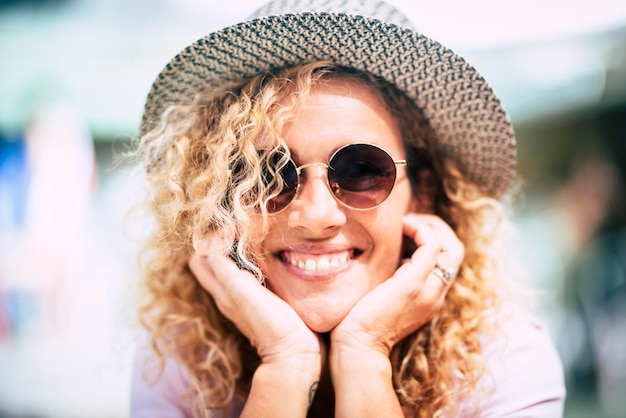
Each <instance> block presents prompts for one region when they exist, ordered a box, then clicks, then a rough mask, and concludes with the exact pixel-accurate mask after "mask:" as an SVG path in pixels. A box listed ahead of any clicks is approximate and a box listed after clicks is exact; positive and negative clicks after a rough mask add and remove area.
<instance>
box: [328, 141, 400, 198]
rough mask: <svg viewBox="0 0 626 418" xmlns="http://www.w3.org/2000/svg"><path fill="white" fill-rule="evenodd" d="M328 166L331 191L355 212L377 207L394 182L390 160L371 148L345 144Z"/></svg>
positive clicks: (392, 166) (386, 155) (394, 170)
mask: <svg viewBox="0 0 626 418" xmlns="http://www.w3.org/2000/svg"><path fill="white" fill-rule="evenodd" d="M329 166H330V167H329V169H328V182H329V184H330V187H331V190H332V191H333V193H334V194H335V196H336V197H337V199H339V200H340V201H341V202H343V203H345V204H346V205H348V206H350V207H352V208H356V209H368V208H373V207H374V206H377V205H379V204H381V203H382V202H383V201H384V200H385V199H386V198H387V197H388V196H389V194H390V193H391V190H392V189H393V185H394V183H395V181H396V165H395V163H394V161H393V158H391V156H390V155H389V154H387V152H385V151H384V150H382V149H381V148H378V147H376V146H374V145H369V144H354V145H348V146H347V147H345V148H342V149H340V150H339V151H338V152H337V153H336V154H335V155H334V156H333V158H332V159H331V161H330V163H329Z"/></svg>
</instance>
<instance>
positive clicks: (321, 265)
mask: <svg viewBox="0 0 626 418" xmlns="http://www.w3.org/2000/svg"><path fill="white" fill-rule="evenodd" d="M329 267H330V260H329V259H328V258H320V259H319V260H318V261H317V270H328V268H329Z"/></svg>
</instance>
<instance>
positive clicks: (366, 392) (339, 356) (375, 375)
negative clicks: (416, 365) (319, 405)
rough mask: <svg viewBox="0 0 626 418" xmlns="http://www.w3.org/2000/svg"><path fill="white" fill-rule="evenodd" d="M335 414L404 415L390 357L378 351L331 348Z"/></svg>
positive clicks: (330, 359) (344, 415) (361, 415)
mask: <svg viewBox="0 0 626 418" xmlns="http://www.w3.org/2000/svg"><path fill="white" fill-rule="evenodd" d="M329 361H330V367H331V376H332V380H333V386H334V388H335V417H338V418H342V417H376V418H377V417H389V418H392V417H403V416H404V415H403V413H402V408H401V406H400V402H399V401H398V397H397V395H396V392H395V390H394V388H393V383H392V368H391V361H390V360H389V357H388V356H386V355H385V354H383V353H382V352H379V351H365V350H353V349H352V350H348V349H333V348H331V354H330V357H329Z"/></svg>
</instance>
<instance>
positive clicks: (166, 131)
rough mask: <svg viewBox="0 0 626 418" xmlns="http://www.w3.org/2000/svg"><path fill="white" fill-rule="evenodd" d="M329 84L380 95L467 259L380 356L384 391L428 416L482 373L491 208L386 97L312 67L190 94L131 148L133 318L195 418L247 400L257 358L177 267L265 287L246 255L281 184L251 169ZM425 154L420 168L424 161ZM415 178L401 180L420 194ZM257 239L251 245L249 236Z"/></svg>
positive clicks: (414, 113) (406, 106)
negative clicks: (143, 187) (227, 266)
mask: <svg viewBox="0 0 626 418" xmlns="http://www.w3.org/2000/svg"><path fill="white" fill-rule="evenodd" d="M337 75H338V76H341V77H350V78H352V79H354V80H357V81H360V82H363V83H364V84H365V85H369V86H371V87H372V91H374V92H378V93H377V94H378V96H379V98H380V99H381V100H383V101H384V103H385V104H386V106H387V108H388V109H389V110H390V112H391V113H392V115H395V117H396V119H397V120H398V123H399V124H400V128H401V130H402V132H403V136H404V138H405V143H406V147H407V155H408V157H409V160H414V162H415V163H416V164H415V165H416V166H418V167H424V168H425V169H427V170H432V171H433V172H434V173H435V174H436V177H437V178H438V181H439V182H440V184H439V187H438V188H437V191H436V195H435V196H436V199H435V204H434V207H433V211H434V213H435V214H437V215H439V216H441V217H442V218H443V219H444V220H446V221H447V222H448V223H449V224H450V225H452V227H453V228H454V230H455V232H456V234H457V236H458V237H459V238H460V240H461V241H462V242H463V243H464V244H465V251H466V256H465V260H464V262H463V264H462V267H461V269H460V271H459V273H458V276H457V278H456V280H455V282H454V284H453V286H452V287H451V289H450V291H449V292H448V294H447V296H446V301H445V305H444V307H443V308H442V310H441V311H440V312H439V314H438V315H437V316H436V318H435V319H433V320H432V321H431V322H430V323H429V324H427V325H426V326H424V327H422V328H421V329H419V330H418V331H416V332H415V333H414V334H412V335H410V336H408V337H406V338H405V339H404V340H403V341H401V342H400V343H399V344H397V346H396V347H394V349H393V351H392V355H391V361H392V365H393V371H394V385H395V387H396V390H397V393H398V398H399V400H400V402H401V404H402V405H403V408H404V409H405V413H406V415H407V416H416V417H438V416H440V415H441V414H442V413H443V412H444V411H453V410H454V408H455V406H456V405H457V403H458V400H459V399H462V398H463V396H466V395H468V394H469V393H470V391H471V390H472V388H473V387H474V386H475V384H476V382H477V381H478V379H479V378H480V376H481V375H482V372H483V370H482V369H483V359H482V357H481V346H480V341H479V337H480V336H481V334H482V333H484V332H486V330H487V329H488V326H487V323H488V321H489V319H490V318H492V317H493V315H494V312H495V311H496V310H497V308H498V305H499V300H500V295H499V294H498V291H497V289H498V288H499V287H500V286H501V285H502V282H501V280H500V278H501V277H502V274H503V271H502V266H501V265H499V264H498V263H497V262H496V260H498V259H501V257H500V255H501V253H502V251H503V250H502V248H501V247H499V246H498V244H499V243H498V241H497V239H498V237H499V234H500V232H499V231H500V230H501V228H499V226H500V221H501V219H502V213H501V212H502V209H501V207H500V205H499V203H497V202H496V201H495V200H493V199H490V198H488V197H485V196H484V194H482V193H481V192H480V191H479V190H478V188H477V187H475V186H474V185H472V184H470V183H469V182H468V181H467V180H465V178H464V177H463V176H462V174H461V173H460V171H459V170H458V169H457V168H456V167H455V165H454V164H453V162H451V161H450V160H449V159H446V158H445V156H443V155H439V151H438V149H437V147H436V138H435V137H434V133H432V132H430V131H429V129H428V122H427V121H426V120H425V118H424V116H423V115H422V114H421V112H420V111H419V110H418V109H417V108H415V106H414V105H413V103H412V102H411V101H410V100H409V99H408V98H406V97H405V96H404V95H403V94H402V93H400V92H399V91H398V90H397V89H395V88H394V87H393V86H391V85H389V84H388V83H387V82H385V81H384V80H379V79H377V78H375V77H373V76H371V75H368V74H363V73H357V72H355V71H352V70H349V69H345V68H338V67H336V66H335V65H334V64H332V63H328V62H318V63H312V64H306V65H302V66H298V67H294V68H290V69H284V70H280V71H278V72H276V73H274V74H261V75H259V76H257V77H255V78H253V79H252V80H248V81H246V82H241V83H232V84H230V85H225V86H222V87H221V88H219V89H217V90H212V91H210V92H200V93H199V94H198V95H197V97H196V98H195V99H194V101H193V102H192V103H191V104H190V105H187V106H183V105H179V106H174V107H172V108H170V109H169V110H168V111H167V112H166V113H165V114H164V115H163V119H162V121H161V123H160V124H159V125H158V126H157V127H156V128H155V129H153V130H152V131H151V132H149V133H147V134H146V135H144V137H142V138H141V140H140V141H139V143H138V147H137V151H136V155H137V157H138V158H139V159H140V160H141V162H142V163H143V167H144V169H145V171H146V173H147V181H148V185H149V188H150V190H151V196H150V199H149V200H150V209H151V212H152V214H153V216H154V219H155V228H154V231H153V233H152V235H151V236H150V238H149V239H148V241H147V242H146V245H145V247H144V251H145V255H146V257H145V263H144V265H143V270H142V282H141V283H142V287H141V289H142V292H141V296H142V299H141V301H140V303H141V305H140V309H139V318H140V321H141V323H142V325H143V326H144V327H145V328H146V329H147V330H148V332H149V334H150V336H151V343H152V347H153V350H154V352H155V353H156V354H157V357H158V359H160V361H161V365H162V364H163V360H164V358H166V357H169V358H173V359H174V360H175V361H177V362H178V363H179V364H181V365H182V366H183V367H184V368H185V370H186V372H187V375H188V377H189V380H190V383H191V393H190V396H189V399H190V402H191V405H190V407H191V408H192V410H193V411H194V414H195V416H204V414H206V412H203V411H207V410H208V409H222V408H225V407H227V405H228V404H229V403H230V402H231V401H232V399H233V397H235V396H238V397H240V398H242V399H245V397H246V394H247V392H248V391H249V384H250V380H251V376H252V373H253V372H254V368H255V367H256V365H257V364H258V363H257V362H258V358H257V357H256V353H255V352H254V350H253V348H252V347H251V346H250V344H249V342H248V341H247V339H246V338H245V337H244V336H243V335H242V334H241V333H240V332H239V331H238V330H237V328H236V327H235V326H234V325H233V324H232V323H231V322H230V321H229V320H228V319H226V318H225V317H224V316H223V315H222V314H221V313H220V311H219V310H218V309H217V307H216V305H215V302H214V301H213V299H212V297H211V296H210V295H209V294H208V293H207V292H206V290H205V289H204V288H203V287H202V286H201V285H200V284H199V283H198V281H197V280H196V279H195V277H194V276H193V274H192V273H191V272H190V270H189V268H188V267H187V261H188V259H189V257H190V256H191V254H192V252H194V251H198V252H201V253H204V254H207V253H209V252H220V253H224V254H228V253H231V251H235V252H236V253H237V256H238V258H239V259H240V262H241V263H242V265H243V267H245V268H247V269H249V270H250V271H251V272H252V273H253V274H255V275H256V277H257V278H258V279H259V280H261V281H262V280H263V277H262V273H261V271H260V270H259V269H258V268H257V267H256V264H255V262H254V259H255V255H254V253H253V251H252V248H253V247H254V246H253V245H252V243H253V242H254V241H253V240H255V239H257V240H258V239H262V237H263V235H264V234H265V233H266V232H267V218H268V214H267V213H266V210H265V209H264V208H265V201H266V199H268V198H269V197H271V196H273V194H274V193H277V192H278V191H279V189H280V185H276V184H269V185H267V184H265V182H264V179H263V173H262V170H261V162H262V159H263V158H267V155H269V154H270V153H271V152H272V151H274V150H277V149H282V150H286V147H285V145H284V143H283V141H282V139H281V138H280V132H281V131H282V127H283V125H284V124H285V123H286V122H288V120H289V118H290V117H291V116H292V115H293V114H294V112H295V111H296V110H297V108H298V106H299V105H300V104H301V103H302V101H303V100H304V98H306V96H307V94H308V92H309V91H310V89H311V87H312V86H313V85H314V84H315V83H320V82H323V81H324V80H327V79H328V78H329V77H333V76H337ZM259 144H263V145H262V146H263V149H264V151H263V152H259V151H258V150H257V148H258V146H259ZM424 150H427V154H429V156H430V157H429V158H427V159H426V160H424V152H423V151H424ZM286 151H287V152H288V150H286ZM416 159H419V161H415V160H416ZM409 163H410V164H411V161H410V162H409ZM418 174H419V173H413V175H412V181H413V187H414V190H415V192H416V193H418V195H419V192H421V190H422V189H421V188H422V185H421V184H420V180H419V175H418ZM268 196H269V197H268ZM259 211H260V212H261V215H262V216H261V217H262V219H263V223H262V225H260V226H259V225H255V226H254V228H253V225H252V223H253V217H252V214H254V213H259ZM254 219H255V220H256V219H258V216H257V217H254ZM259 229H260V231H261V233H260V234H258V233H255V234H252V233H251V232H250V231H252V230H254V231H259ZM213 231H220V234H221V235H223V237H224V242H225V243H224V245H223V247H221V248H217V249H216V248H215V247H214V246H210V245H207V243H206V242H205V238H206V236H207V234H210V233H211V232H213ZM251 359H252V360H251Z"/></svg>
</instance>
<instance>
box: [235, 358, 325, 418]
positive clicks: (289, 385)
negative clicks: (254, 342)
mask: <svg viewBox="0 0 626 418" xmlns="http://www.w3.org/2000/svg"><path fill="white" fill-rule="evenodd" d="M319 376H320V370H319V368H318V369H317V370H316V367H315V366H313V367H307V366H306V365H304V364H261V365H260V366H259V367H258V368H257V370H256V371H255V373H254V376H253V378H252V387H251V388H250V393H249V395H248V399H247V401H246V404H245V406H244V410H243V412H242V414H241V417H254V418H259V417H272V418H280V417H286V418H292V417H305V416H306V414H307V410H308V408H309V406H310V402H311V399H312V395H313V394H314V391H315V388H316V387H317V382H318V381H319Z"/></svg>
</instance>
